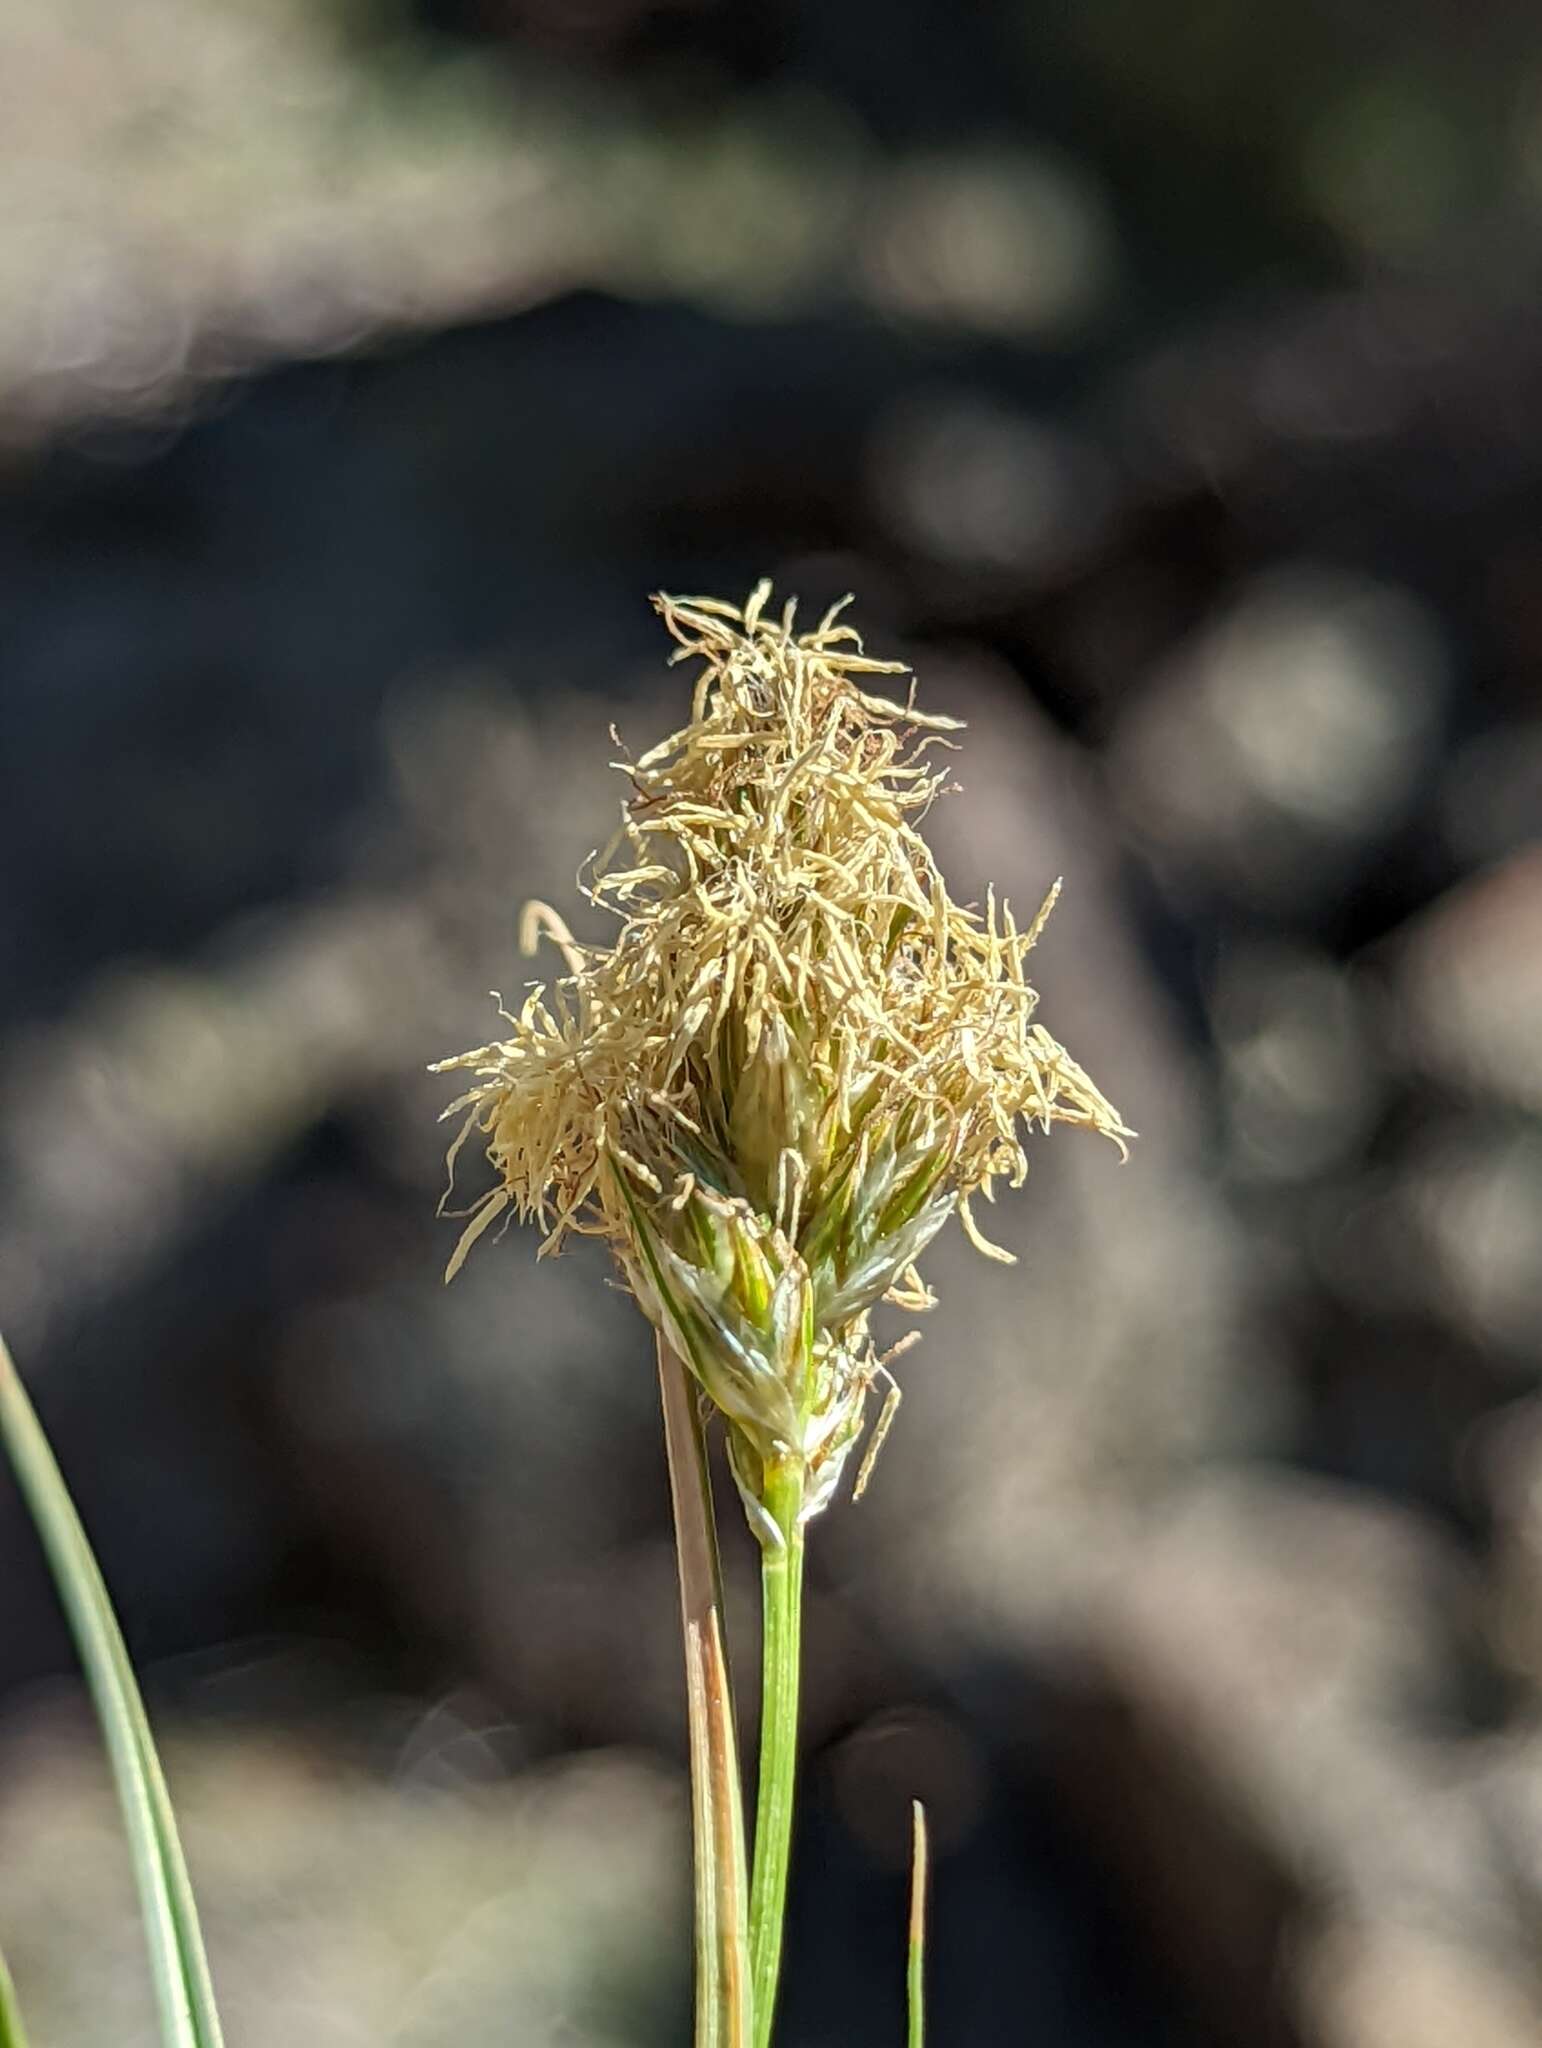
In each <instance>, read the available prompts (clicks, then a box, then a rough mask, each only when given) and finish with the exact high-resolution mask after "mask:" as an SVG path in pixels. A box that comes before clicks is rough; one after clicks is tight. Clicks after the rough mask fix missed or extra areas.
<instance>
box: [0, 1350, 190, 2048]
mask: <svg viewBox="0 0 1542 2048" xmlns="http://www.w3.org/2000/svg"><path fill="white" fill-rule="evenodd" d="M0 1442H3V1443H4V1446H5V1449H6V1451H7V1453H8V1454H9V1457H10V1460H11V1463H12V1465H13V1466H14V1467H15V1471H16V1477H17V1480H18V1482H19V1483H20V1486H21V1491H22V1497H23V1498H24V1500H25V1501H26V1503H27V1506H28V1508H29V1509H30V1510H31V1514H32V1519H33V1521H34V1523H35V1524H36V1526H37V1531H38V1535H39V1537H40V1538H41V1539H42V1544H43V1549H44V1552H45V1553H46V1555H47V1558H48V1563H49V1566H50V1569H51V1570H52V1572H53V1578H54V1585H55V1587H56V1589H57V1591H58V1594H59V1599H60V1603H61V1605H62V1606H63V1608H64V1613H65V1618H66V1620H67V1621H68V1623H69V1626H70V1633H71V1635H72V1636H73V1637H74V1639H75V1648H76V1651H77V1653H78V1655H79V1657H80V1661H81V1664H82V1666H83V1668H84V1670H85V1674H86V1683H87V1685H88V1686H89V1687H90V1690H91V1697H92V1701H93V1702H94V1704H95V1707H96V1714H97V1719H98V1721H99V1722H100V1724H101V1729H102V1735H103V1739H104V1740H105V1742H106V1745H107V1754H108V1758H109V1761H110V1763H111V1765H112V1774H113V1780H114V1782H115V1784H116V1786H117V1790H118V1799H119V1803H120V1805H121V1806H122V1809H123V1820H124V1826H125V1828H126V1831H127V1834H128V1840H129V1851H130V1855H131V1857H132V1859H133V1865H134V1880H135V1884H136V1885H137V1887H138V1891H139V1907H140V1913H141V1916H142V1918H143V1920H144V1928H145V1939H146V1941H147V1943H148V1945H149V1950H150V1969H151V1975H152V1977H153V1979H154V1983H155V1994H156V2003H157V2005H158V2007H159V2009H160V2015H161V2039H162V2041H163V2042H164V2044H165V2048H221V2035H220V2024H219V2017H218V2015H217V2013H216V2012H215V2009H214V1991H213V1986H212V1984H211V1983H210V1979H209V1965H208V1961H207V1959H206V1957H205V1955H204V1949H203V1939H202V1936H201V1935H200V1933H199V1929H198V1913H197V1909H196V1907H195V1906H194V1903H193V1891H192V1886H191V1884H190V1883H189V1881H188V1875H187V1865H186V1863H185V1862H184V1861H183V1857H182V1845H181V1843H180V1841H179V1840H178V1837H177V1826H176V1821H175V1820H174V1819H173V1817H172V1811H171V1799H170V1796H169V1794H168V1793H167V1790H166V1780H165V1778H164V1776H163V1775H162V1772H161V1766H160V1759H159V1758H158V1757H157V1755H156V1752H155V1743H154V1740H153V1738H152V1736H151V1734H150V1724H149V1721H148V1720H147V1719H146V1716H145V1710H144V1702H143V1701H142V1700H141V1698H140V1696H139V1687H138V1685H137V1683H136V1682H135V1679H134V1672H133V1667H132V1666H131V1665H130V1663H129V1657H128V1651H127V1650H126V1649H125V1647H124V1643H123V1637H122V1635H121V1634H120V1633H119V1629H118V1624H117V1621H116V1619H115V1618H114V1615H113V1611H112V1604H111V1602H110V1601H109V1599H108V1597H107V1588H106V1587H105V1586H104V1585H103V1583H102V1575H101V1573H100V1571H99V1570H98V1569H97V1564H96V1559H95V1558H94V1557H93V1555H92V1553H91V1546H90V1544H89V1543H88V1542H87V1540H86V1533H85V1531H84V1529H83V1528H82V1527H81V1525H80V1518H79V1516H78V1515H77V1514H76V1512H75V1508H74V1504H73V1503H72V1502H71V1500H70V1496H69V1492H68V1490H67V1489H66V1487H65V1484H64V1480H63V1478H62V1476H61V1475H60V1472H59V1467H58V1466H57V1464H56V1463H55V1462H54V1456H53V1453H52V1451H51V1450H50V1449H49V1447H48V1440H47V1438H46V1437H45V1436H44V1434H43V1431H42V1427H41V1425H40V1424H39V1422H38V1419H37V1416H36V1415H35V1414H34V1413H33V1409H32V1404H31V1402H30V1401H29V1400H28V1399H27V1395H26V1390H25V1389H24V1388H23V1386H22V1383H21V1379H20V1376H19V1375H18V1373H17V1371H16V1367H15V1365H14V1363H13V1362H12V1359H11V1354H10V1352H9V1351H8V1350H7V1349H6V1347H5V1343H4V1340H3V1339H0Z"/></svg>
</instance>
